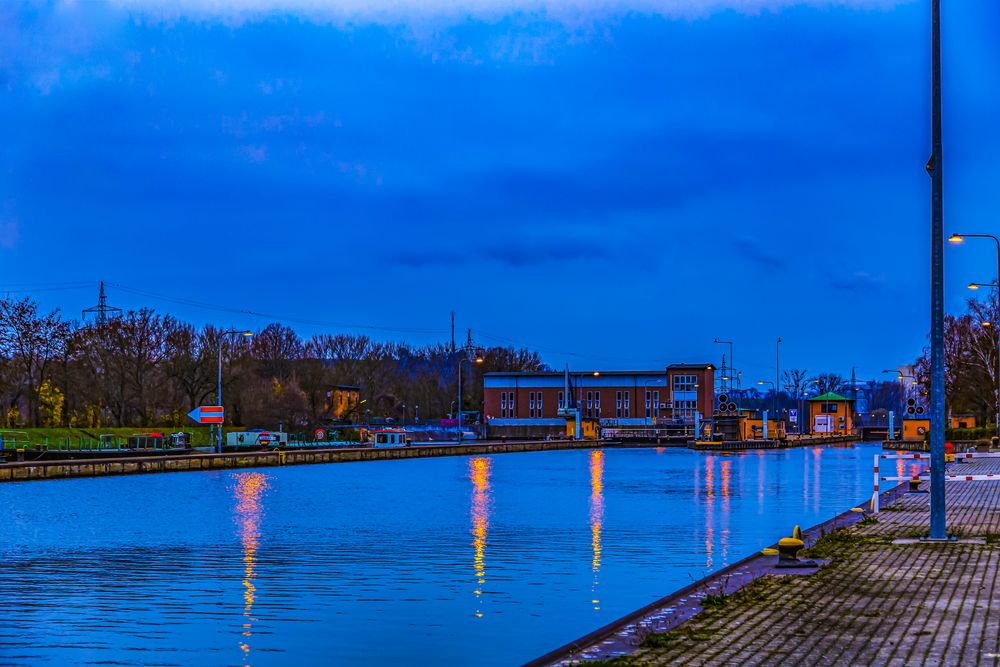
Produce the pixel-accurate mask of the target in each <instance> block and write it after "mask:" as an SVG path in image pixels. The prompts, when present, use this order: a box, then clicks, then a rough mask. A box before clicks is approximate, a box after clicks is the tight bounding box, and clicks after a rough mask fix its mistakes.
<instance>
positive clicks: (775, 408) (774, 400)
mask: <svg viewBox="0 0 1000 667" xmlns="http://www.w3.org/2000/svg"><path fill="white" fill-rule="evenodd" d="M757 384H760V385H764V384H769V385H771V391H773V392H774V396H772V397H771V410H772V411H773V413H774V419H775V421H777V419H778V385H777V384H775V383H774V382H771V381H770V380H758V381H757Z"/></svg>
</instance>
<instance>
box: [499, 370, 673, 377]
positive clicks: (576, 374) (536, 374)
mask: <svg viewBox="0 0 1000 667" xmlns="http://www.w3.org/2000/svg"><path fill="white" fill-rule="evenodd" d="M594 373H597V374H598V375H599V376H604V375H618V376H622V375H625V376H627V375H664V374H665V371H663V370H651V371H570V372H569V374H570V377H579V376H581V375H583V376H587V375H591V376H592V375H594ZM565 374H566V373H565V372H564V371H491V372H489V373H483V375H484V376H486V377H489V376H493V377H502V376H512V375H518V376H521V377H562V376H563V375H565Z"/></svg>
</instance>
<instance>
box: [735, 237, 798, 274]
mask: <svg viewBox="0 0 1000 667" xmlns="http://www.w3.org/2000/svg"><path fill="white" fill-rule="evenodd" d="M733 246H735V248H736V251H737V252H738V253H739V256H740V257H741V258H742V259H745V260H747V261H749V262H750V263H751V264H756V265H757V266H759V267H760V268H761V269H764V270H765V271H779V270H781V269H784V268H785V267H786V266H788V262H787V261H786V260H785V259H784V258H782V257H779V256H778V255H776V254H774V253H770V252H767V250H766V249H765V248H766V247H767V243H766V242H764V241H761V240H759V239H755V238H751V237H749V236H741V237H739V238H737V239H736V240H734V241H733Z"/></svg>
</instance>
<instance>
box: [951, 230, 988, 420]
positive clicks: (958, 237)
mask: <svg viewBox="0 0 1000 667" xmlns="http://www.w3.org/2000/svg"><path fill="white" fill-rule="evenodd" d="M965 239H993V242H994V243H996V246H997V281H998V283H1000V238H997V237H996V236H993V235H992V234H952V235H951V236H949V237H948V241H950V242H951V243H961V242H962V241H964V240H965ZM980 287H993V285H984V284H983V283H969V289H979V288H980ZM998 295H1000V292H998ZM998 298H1000V296H998ZM996 418H997V434H998V435H1000V340H998V341H997V413H996Z"/></svg>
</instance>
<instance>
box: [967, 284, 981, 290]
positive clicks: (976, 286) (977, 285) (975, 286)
mask: <svg viewBox="0 0 1000 667" xmlns="http://www.w3.org/2000/svg"><path fill="white" fill-rule="evenodd" d="M969 289H973V290H975V289H979V283H969Z"/></svg>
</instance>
